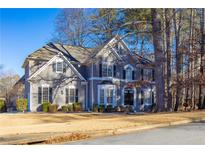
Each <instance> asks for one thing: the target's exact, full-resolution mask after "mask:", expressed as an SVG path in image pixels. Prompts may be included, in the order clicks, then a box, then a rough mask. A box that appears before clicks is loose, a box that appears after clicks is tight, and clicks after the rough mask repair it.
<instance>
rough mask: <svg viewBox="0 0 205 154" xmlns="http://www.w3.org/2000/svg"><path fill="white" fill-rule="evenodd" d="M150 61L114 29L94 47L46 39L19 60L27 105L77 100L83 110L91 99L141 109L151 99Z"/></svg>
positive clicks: (90, 104) (36, 106) (32, 107)
mask: <svg viewBox="0 0 205 154" xmlns="http://www.w3.org/2000/svg"><path fill="white" fill-rule="evenodd" d="M151 63H152V62H151V61H150V60H148V59H145V58H142V57H140V56H139V55H137V54H135V53H131V52H130V50H129V48H128V47H127V45H126V44H125V42H124V41H123V40H122V39H121V38H120V37H119V36H118V35H117V36H115V37H114V38H112V39H111V40H109V41H108V42H107V43H106V44H105V45H103V46H100V47H98V48H95V49H90V48H82V47H76V46H69V45H61V44H53V43H49V44H47V45H45V46H44V47H42V48H40V49H38V50H37V51H35V52H33V53H32V54H30V55H29V56H28V57H27V58H26V59H25V61H24V63H23V68H25V97H26V98H27V99H28V102H29V110H30V111H40V106H41V104H42V103H43V102H44V101H49V102H51V103H56V104H58V105H59V106H62V105H66V104H69V103H74V102H80V103H82V106H83V108H84V110H91V109H92V107H93V104H98V105H100V104H104V105H105V106H107V105H112V106H113V107H115V106H118V105H125V106H126V105H131V106H133V107H134V108H135V110H136V111H140V110H144V109H146V106H150V105H152V104H153V103H154V101H155V99H154V95H155V88H154V78H153V75H154V71H153V69H152V67H149V64H151ZM146 64H148V65H146ZM142 66H143V67H142Z"/></svg>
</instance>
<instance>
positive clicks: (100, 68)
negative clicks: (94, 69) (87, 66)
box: [99, 64, 102, 77]
mask: <svg viewBox="0 0 205 154" xmlns="http://www.w3.org/2000/svg"><path fill="white" fill-rule="evenodd" d="M99 77H102V64H99Z"/></svg>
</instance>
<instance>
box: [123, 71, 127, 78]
mask: <svg viewBox="0 0 205 154" xmlns="http://www.w3.org/2000/svg"><path fill="white" fill-rule="evenodd" d="M125 76H126V71H125V70H123V79H125Z"/></svg>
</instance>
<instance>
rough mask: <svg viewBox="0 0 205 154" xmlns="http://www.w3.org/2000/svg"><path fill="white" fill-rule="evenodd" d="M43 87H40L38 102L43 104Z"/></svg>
mask: <svg viewBox="0 0 205 154" xmlns="http://www.w3.org/2000/svg"><path fill="white" fill-rule="evenodd" d="M41 90H42V89H41V87H38V104H41V100H42V91H41Z"/></svg>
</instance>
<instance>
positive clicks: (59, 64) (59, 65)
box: [53, 59, 66, 73]
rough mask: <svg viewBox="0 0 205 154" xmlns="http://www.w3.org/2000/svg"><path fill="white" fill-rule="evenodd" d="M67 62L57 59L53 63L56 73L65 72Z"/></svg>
mask: <svg viewBox="0 0 205 154" xmlns="http://www.w3.org/2000/svg"><path fill="white" fill-rule="evenodd" d="M65 69H66V67H65V63H64V62H63V60H62V59H57V60H56V61H55V63H53V72H56V73H63V72H65Z"/></svg>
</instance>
